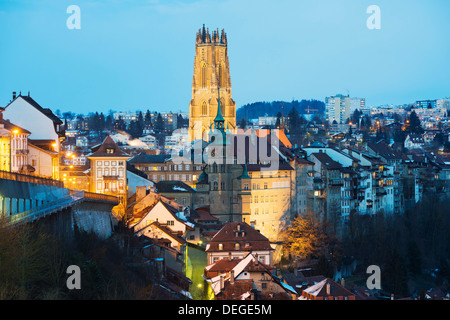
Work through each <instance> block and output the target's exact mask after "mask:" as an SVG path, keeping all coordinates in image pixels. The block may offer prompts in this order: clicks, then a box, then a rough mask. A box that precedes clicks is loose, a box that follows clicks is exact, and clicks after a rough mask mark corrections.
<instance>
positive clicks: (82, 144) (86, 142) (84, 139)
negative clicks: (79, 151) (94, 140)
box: [75, 136, 89, 148]
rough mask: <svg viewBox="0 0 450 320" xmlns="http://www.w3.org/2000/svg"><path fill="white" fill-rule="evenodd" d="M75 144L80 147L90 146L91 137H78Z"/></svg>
mask: <svg viewBox="0 0 450 320" xmlns="http://www.w3.org/2000/svg"><path fill="white" fill-rule="evenodd" d="M75 145H76V146H77V147H79V148H87V147H88V146H89V139H88V137H86V136H78V137H76V142H75Z"/></svg>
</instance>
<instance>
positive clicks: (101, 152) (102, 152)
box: [88, 136, 129, 158]
mask: <svg viewBox="0 0 450 320" xmlns="http://www.w3.org/2000/svg"><path fill="white" fill-rule="evenodd" d="M107 149H113V150H114V152H113V153H107V152H106V150H107ZM94 157H113V158H117V157H124V158H125V157H129V155H128V154H126V153H125V152H123V151H122V149H120V148H119V146H118V145H117V143H115V142H114V140H113V139H112V138H111V137H110V136H107V137H106V138H105V140H104V141H103V143H102V144H101V145H100V146H99V147H98V148H96V150H95V151H94V152H92V153H91V154H90V155H88V158H94Z"/></svg>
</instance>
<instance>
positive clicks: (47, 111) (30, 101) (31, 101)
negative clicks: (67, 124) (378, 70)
mask: <svg viewBox="0 0 450 320" xmlns="http://www.w3.org/2000/svg"><path fill="white" fill-rule="evenodd" d="M19 98H22V99H23V100H25V101H26V102H28V104H30V105H31V106H33V107H34V108H36V109H37V110H38V111H40V112H41V113H42V114H44V115H45V116H47V117H48V118H49V119H50V120H52V121H53V122H54V123H55V124H63V122H62V121H61V119H60V118H58V117H57V116H55V115H54V114H53V112H52V111H51V110H50V109H48V108H43V107H41V106H40V105H39V103H37V102H36V101H35V100H34V99H33V98H31V97H30V96H29V95H28V96H23V95H21V94H19V95H18V96H17V97H16V98H15V99H14V100H13V101H11V102H10V103H9V104H8V105H7V106H6V107H5V109H6V108H8V106H9V105H10V104H11V103H13V102H14V101H15V100H17V99H19Z"/></svg>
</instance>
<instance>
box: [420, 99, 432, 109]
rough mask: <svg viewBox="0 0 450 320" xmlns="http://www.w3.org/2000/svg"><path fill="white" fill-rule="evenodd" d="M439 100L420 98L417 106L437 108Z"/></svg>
mask: <svg viewBox="0 0 450 320" xmlns="http://www.w3.org/2000/svg"><path fill="white" fill-rule="evenodd" d="M436 106H437V100H419V101H416V108H418V109H435V108H436Z"/></svg>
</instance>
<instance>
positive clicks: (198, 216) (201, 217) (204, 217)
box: [190, 208, 219, 222]
mask: <svg viewBox="0 0 450 320" xmlns="http://www.w3.org/2000/svg"><path fill="white" fill-rule="evenodd" d="M190 218H191V219H193V220H195V221H197V222H206V221H208V222H215V221H219V218H217V217H214V216H213V215H212V214H211V213H210V212H209V210H208V209H207V208H197V209H195V210H191V214H190Z"/></svg>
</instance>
